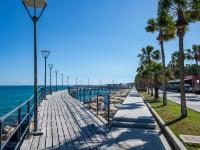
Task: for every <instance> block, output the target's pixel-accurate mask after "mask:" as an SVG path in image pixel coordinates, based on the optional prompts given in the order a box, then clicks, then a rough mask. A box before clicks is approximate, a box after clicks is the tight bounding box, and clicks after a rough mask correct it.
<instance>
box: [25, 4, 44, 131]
mask: <svg viewBox="0 0 200 150" xmlns="http://www.w3.org/2000/svg"><path fill="white" fill-rule="evenodd" d="M22 3H23V5H24V7H25V9H26V10H27V13H28V15H29V17H30V18H31V20H32V21H33V24H34V132H37V129H38V121H37V117H38V101H37V33H36V32H37V22H38V20H39V19H40V17H41V16H42V14H43V12H44V10H45V8H46V6H47V3H46V0H23V1H22ZM29 8H33V15H32V14H31V13H30V11H29ZM37 9H40V14H39V15H38V16H37Z"/></svg>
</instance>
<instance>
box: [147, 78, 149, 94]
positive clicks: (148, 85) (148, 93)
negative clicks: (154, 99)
mask: <svg viewBox="0 0 200 150" xmlns="http://www.w3.org/2000/svg"><path fill="white" fill-rule="evenodd" d="M147 84H148V87H147V92H148V94H149V93H150V91H149V88H150V87H149V86H150V85H149V80H147Z"/></svg>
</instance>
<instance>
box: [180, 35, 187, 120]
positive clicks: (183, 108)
mask: <svg viewBox="0 0 200 150" xmlns="http://www.w3.org/2000/svg"><path fill="white" fill-rule="evenodd" d="M183 36H184V33H180V32H179V53H180V62H179V64H180V92H181V115H182V117H186V116H187V107H186V98H185V86H184V83H185V80H184V76H185V74H184V48H183Z"/></svg>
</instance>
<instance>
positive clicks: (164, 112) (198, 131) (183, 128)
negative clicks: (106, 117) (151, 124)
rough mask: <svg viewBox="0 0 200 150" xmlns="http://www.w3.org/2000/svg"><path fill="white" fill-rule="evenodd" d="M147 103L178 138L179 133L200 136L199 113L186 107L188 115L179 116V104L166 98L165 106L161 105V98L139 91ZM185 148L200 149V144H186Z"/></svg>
mask: <svg viewBox="0 0 200 150" xmlns="http://www.w3.org/2000/svg"><path fill="white" fill-rule="evenodd" d="M141 94H142V95H143V96H144V97H145V98H146V100H147V101H148V102H149V104H150V105H151V106H152V107H153V108H154V110H155V111H156V112H157V113H158V114H159V116H160V117H161V118H162V119H163V120H164V121H165V123H166V124H167V125H168V126H169V127H170V128H171V130H172V131H173V132H174V133H175V135H176V136H177V137H178V138H179V135H180V134H185V135H199V136H200V113H199V112H197V111H195V110H192V109H189V108H188V117H186V118H182V117H181V108H180V105H179V104H177V103H175V102H172V101H170V100H168V104H167V106H163V103H162V98H161V97H160V98H159V99H154V98H153V97H152V96H150V95H148V94H147V92H141ZM184 144H185V146H186V147H187V149H194V150H200V145H193V144H186V143H184Z"/></svg>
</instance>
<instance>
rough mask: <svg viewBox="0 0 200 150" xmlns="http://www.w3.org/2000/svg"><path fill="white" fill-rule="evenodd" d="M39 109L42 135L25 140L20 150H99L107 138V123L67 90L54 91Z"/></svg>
mask: <svg viewBox="0 0 200 150" xmlns="http://www.w3.org/2000/svg"><path fill="white" fill-rule="evenodd" d="M47 99H48V100H43V101H42V103H41V107H40V109H39V113H38V114H39V116H38V122H39V128H40V129H41V131H42V132H43V135H41V136H34V137H33V136H32V137H30V138H29V139H26V140H25V141H24V142H23V144H22V146H21V150H37V149H57V150H60V149H63V150H64V149H67V150H74V149H98V147H99V146H100V144H101V143H102V142H103V141H104V139H105V138H106V130H107V129H106V126H105V124H104V123H103V122H101V121H100V120H99V119H98V118H97V117H95V116H94V115H93V114H92V113H91V112H90V111H88V110H86V109H85V107H84V106H83V105H82V104H80V103H79V102H77V101H76V100H74V99H73V98H72V97H70V96H69V95H68V93H67V91H64V92H55V93H53V95H51V96H48V97H47Z"/></svg>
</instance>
